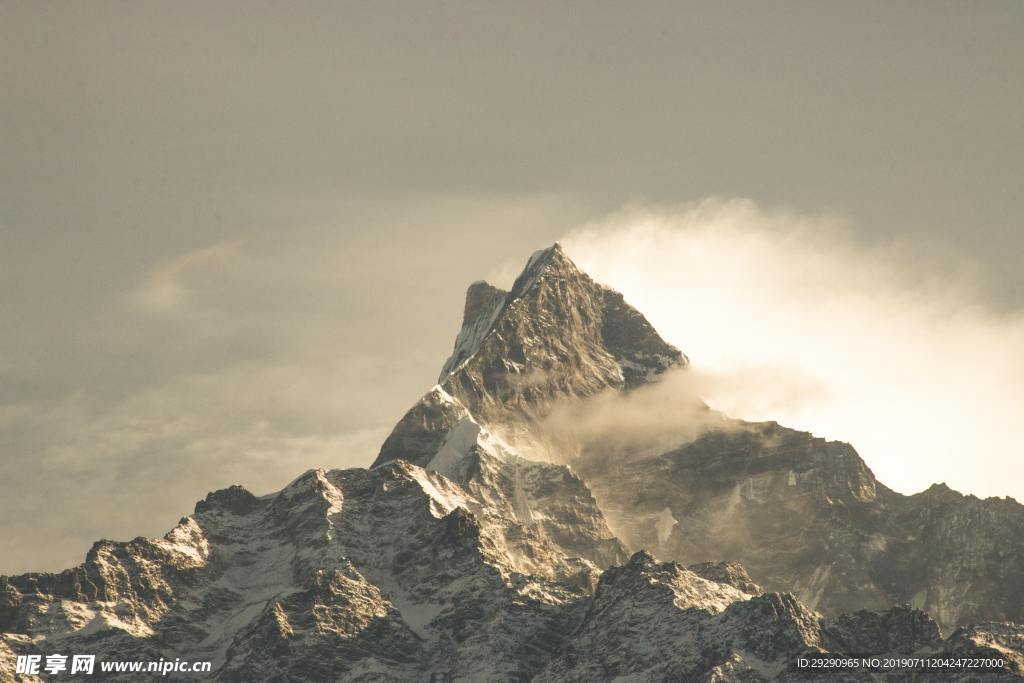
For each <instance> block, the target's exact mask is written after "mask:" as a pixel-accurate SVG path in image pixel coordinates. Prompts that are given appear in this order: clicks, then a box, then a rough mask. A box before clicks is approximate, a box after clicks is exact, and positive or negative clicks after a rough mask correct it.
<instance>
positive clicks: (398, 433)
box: [377, 244, 1024, 631]
mask: <svg viewBox="0 0 1024 683" xmlns="http://www.w3.org/2000/svg"><path fill="white" fill-rule="evenodd" d="M687 364H688V360H687V358H686V357H685V356H684V355H683V354H682V353H680V352H679V351H678V350H676V349H675V348H674V347H672V346H671V345H669V344H667V343H666V342H665V341H664V340H662V339H661V337H660V336H659V335H658V333H657V332H656V331H655V330H654V329H653V328H652V327H651V325H650V324H649V323H648V322H647V321H646V320H645V319H644V317H643V316H642V315H641V314H640V313H639V312H637V311H636V310H635V309H633V308H632V307H631V306H629V305H628V304H627V303H625V301H623V299H622V296H621V295H619V294H618V293H616V292H614V291H613V290H611V289H608V288H607V287H604V286H602V285H599V284H597V283H595V282H594V281H593V280H592V279H591V278H590V277H588V276H587V275H586V274H585V273H582V272H581V271H580V270H579V269H578V268H577V267H576V266H575V265H574V264H573V263H572V261H571V260H570V259H569V258H568V257H567V256H566V254H565V253H564V251H563V250H562V249H561V247H559V246H558V245H557V244H556V245H555V246H553V247H551V248H549V249H546V250H544V251H541V252H538V253H536V254H534V256H533V257H531V259H530V261H529V263H528V264H527V266H526V269H525V270H524V271H523V273H522V275H520V276H519V278H518V279H517V280H516V282H515V284H514V285H513V287H512V289H511V291H510V292H508V293H505V292H502V291H501V290H498V289H496V288H494V287H491V286H490V285H488V284H486V283H482V282H478V283H474V284H473V285H472V286H471V287H470V289H469V292H468V294H467V300H466V309H465V315H464V321H463V327H462V330H461V331H460V332H459V335H458V338H457V340H456V344H455V350H454V352H453V354H452V357H451V358H450V359H449V360H448V362H447V363H445V366H444V369H443V371H442V374H441V378H440V384H439V386H438V388H436V389H435V390H434V391H433V392H431V393H429V394H428V395H427V396H426V397H424V399H423V400H421V401H420V402H419V403H418V404H417V405H415V406H414V407H413V408H412V409H411V410H410V411H409V413H408V414H407V415H406V416H405V417H404V418H403V419H402V420H401V421H400V422H399V424H398V425H397V426H396V428H395V430H394V432H393V433H392V435H391V436H390V437H389V438H388V440H387V441H386V442H385V444H384V446H383V447H382V449H381V453H380V456H379V457H378V459H377V463H378V464H379V463H383V462H387V461H389V460H393V459H396V458H405V459H409V460H411V461H413V462H416V463H419V464H421V465H423V466H425V467H428V468H436V467H435V465H436V464H437V463H434V464H431V461H432V460H433V459H434V457H435V454H436V453H437V452H438V448H439V445H440V444H441V443H442V442H445V441H446V439H447V442H448V443H451V439H450V438H449V437H448V435H449V434H450V433H451V431H452V429H453V428H454V426H455V425H456V424H459V423H460V421H464V420H472V421H473V422H474V423H475V424H477V425H479V426H480V429H481V430H483V431H484V432H486V433H487V434H490V435H491V437H492V438H493V439H495V440H496V441H498V442H500V444H502V447H503V448H505V449H506V450H509V451H514V452H516V453H519V454H521V455H523V456H525V457H528V458H536V459H546V460H551V461H555V462H567V463H571V465H572V467H573V469H574V470H575V471H576V472H578V473H579V475H580V476H581V477H582V478H583V480H584V481H585V482H586V483H587V485H588V486H589V488H590V489H591V490H592V491H593V492H594V495H595V497H596V498H597V500H598V503H599V505H600V507H601V508H602V511H603V512H604V514H605V516H606V517H607V519H608V523H609V524H610V526H611V527H612V529H613V531H615V533H616V534H617V535H618V536H619V537H620V538H621V539H622V540H623V541H624V542H625V543H626V545H627V546H629V547H630V548H631V549H638V548H648V549H651V550H653V551H654V552H656V553H657V554H658V555H659V556H660V557H663V558H672V559H678V560H679V561H681V562H684V563H692V562H704V561H711V560H721V559H734V560H738V561H741V562H742V563H743V564H744V565H746V566H747V568H748V569H749V570H750V572H751V574H752V575H753V577H754V579H755V580H756V581H758V582H759V583H761V584H762V585H764V586H766V587H767V588H769V589H771V590H779V591H785V590H791V591H794V592H795V594H796V595H797V596H799V597H800V599H801V600H803V601H804V602H805V603H806V604H808V605H809V606H811V607H812V608H815V609H819V610H821V611H823V612H825V613H826V614H837V613H839V612H844V611H850V610H855V609H861V608H872V609H885V608H887V607H889V606H890V605H893V604H902V603H910V604H913V605H914V606H916V607H919V608H921V609H924V610H926V611H928V612H929V613H930V614H932V615H933V616H934V618H936V619H937V620H938V622H939V623H940V624H941V626H942V627H943V628H944V629H946V630H947V631H950V630H952V629H953V628H955V627H957V626H959V625H963V624H969V623H973V622H975V621H984V620H992V621H1003V620H1015V621H1024V594H1021V593H1020V592H1019V591H1018V590H1016V588H1015V587H1016V586H1020V585H1024V506H1021V505H1019V504H1018V503H1017V502H1016V501H1013V500H1010V499H1005V500H999V499H989V500H978V499H976V498H973V497H970V496H966V497H965V496H961V495H959V494H957V493H955V492H952V491H949V490H948V489H946V488H945V487H940V488H933V489H929V490H928V491H926V492H924V493H921V494H918V495H915V496H903V495H900V494H897V493H895V492H893V491H891V490H889V489H888V488H886V487H885V486H884V485H882V484H881V483H879V482H877V481H876V480H875V477H874V475H873V474H872V473H871V471H870V469H869V468H868V467H867V466H866V465H865V464H864V462H863V461H862V460H861V459H860V457H859V456H858V455H857V453H856V451H855V450H854V449H853V448H852V447H851V446H849V445H848V444H844V443H840V442H827V441H825V440H823V439H817V438H814V437H812V436H811V435H809V434H806V433H803V432H799V431H796V430H792V429H787V428H785V427H781V426H779V425H777V424H749V423H744V422H742V421H739V420H733V419H729V418H727V417H725V416H721V415H717V414H715V413H713V411H709V410H708V409H707V408H706V407H705V406H704V405H703V404H702V403H700V401H699V400H698V399H697V398H696V397H685V396H684V397H681V398H680V397H678V396H675V395H674V394H673V395H668V394H666V393H664V392H663V393H661V394H657V395H656V396H655V398H656V399H657V400H659V401H665V400H668V399H671V400H672V401H673V403H672V404H671V405H670V406H669V410H668V413H670V414H669V415H668V416H667V417H666V419H665V420H663V422H667V423H674V424H670V425H669V427H670V428H674V429H675V433H676V434H677V438H676V440H675V443H674V444H673V445H672V446H669V447H662V448H660V449H656V451H655V452H651V449H650V448H649V446H650V444H645V445H644V447H640V446H639V445H638V444H632V445H634V446H636V448H635V449H634V451H632V452H627V454H626V455H627V456H628V457H623V456H624V454H623V451H622V443H623V440H624V439H625V441H626V442H627V445H628V444H630V443H631V442H630V440H636V439H638V438H640V436H642V435H635V434H629V433H627V434H626V436H625V437H623V434H622V433H621V432H622V430H621V428H620V425H619V423H617V422H616V420H615V419H614V417H615V412H616V411H617V410H620V409H627V408H628V403H626V402H622V403H614V398H613V402H612V403H610V404H609V403H608V398H609V397H619V396H621V397H627V400H628V397H630V396H641V395H644V392H650V391H651V389H652V387H655V388H656V387H657V386H659V385H660V384H661V383H663V381H664V380H665V378H667V377H672V376H675V375H679V374H683V375H685V372H686V366H687ZM673 391H674V390H673ZM438 392H440V394H439V393H438ZM677 393H678V392H677ZM441 394H443V395H444V396H445V397H447V399H450V400H447V399H446V400H445V401H440V400H439V399H438V398H437V396H438V395H441ZM647 402H648V403H651V402H652V399H650V398H648V399H647ZM609 405H610V406H611V407H610V408H609V407H608V406H609ZM598 406H604V407H603V410H604V411H605V414H607V417H609V418H611V419H609V425H608V427H607V429H605V430H604V431H603V432H602V431H598V432H597V433H593V431H592V430H591V432H589V433H587V434H586V435H585V436H582V437H580V436H578V435H575V434H574V433H573V431H572V430H571V429H569V430H565V429H561V430H558V431H555V432H553V431H552V430H551V429H550V425H551V423H552V416H556V417H559V418H560V419H561V421H562V422H566V421H569V422H571V421H572V420H573V419H577V418H580V417H583V416H586V415H588V414H591V413H594V412H595V411H596V410H598ZM672 411H674V412H672ZM566 415H568V417H569V420H566V419H565V416H566ZM700 432H703V433H702V434H701V435H700V436H699V437H698V438H696V439H694V438H693V436H694V435H695V434H697V433H700ZM669 433H671V429H669ZM627 451H628V449H627ZM447 459H448V460H449V461H452V460H457V459H458V458H457V457H455V456H453V454H452V451H451V450H450V449H449V451H448V455H447Z"/></svg>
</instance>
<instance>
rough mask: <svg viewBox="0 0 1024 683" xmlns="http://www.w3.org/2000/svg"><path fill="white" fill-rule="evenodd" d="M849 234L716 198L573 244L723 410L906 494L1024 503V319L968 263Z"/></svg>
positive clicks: (641, 215) (605, 223)
mask: <svg viewBox="0 0 1024 683" xmlns="http://www.w3.org/2000/svg"><path fill="white" fill-rule="evenodd" d="M852 234H853V233H852V230H851V229H850V226H849V225H848V224H847V223H845V222H844V221H843V220H842V219H841V218H839V217H836V216H827V215H825V216H806V215H799V214H795V213H792V212H787V211H770V210H765V209H762V208H760V207H758V206H756V205H755V204H753V203H751V202H749V201H742V200H732V201H729V200H718V199H711V200H706V201H702V202H699V203H694V204H687V205H683V206H679V207H653V208H651V207H648V208H645V207H632V208H629V209H626V210H623V211H621V212H619V213H618V214H615V215H613V216H611V217H610V218H607V219H605V220H602V221H599V222H595V223H591V224H588V225H586V226H584V227H582V228H580V229H578V230H575V231H573V232H571V233H570V234H569V235H567V236H566V237H565V238H564V239H563V240H562V241H563V244H564V245H565V246H566V249H567V251H568V253H569V254H570V256H571V257H572V258H573V259H574V260H575V261H576V262H577V263H578V264H579V265H580V267H582V268H583V269H584V270H586V271H587V272H588V273H590V274H591V275H592V276H593V277H595V278H596V279H597V280H599V281H601V282H604V283H606V284H608V285H610V286H612V287H614V288H615V289H618V290H619V291H621V292H622V293H623V294H624V295H625V297H626V299H627V300H628V301H629V302H630V303H632V304H633V305H634V306H636V307H637V308H638V309H639V310H641V311H642V312H643V313H644V314H645V315H647V316H648V318H649V319H650V320H651V322H652V324H654V326H655V327H656V328H657V329H658V330H659V331H660V332H661V333H662V335H663V336H665V337H666V338H667V339H668V340H669V341H671V342H672V343H674V344H676V345H677V346H678V347H680V348H681V349H683V351H684V352H686V353H687V355H689V356H690V358H691V360H692V361H693V367H694V368H695V370H696V371H697V372H699V373H701V374H703V375H704V377H705V381H703V382H702V385H703V386H702V387H701V392H702V393H701V395H702V396H703V398H704V399H705V400H706V401H707V402H708V404H709V405H710V406H712V407H713V408H716V409H720V410H722V411H724V412H726V413H727V414H730V415H732V416H734V417H740V418H744V419H751V420H765V419H773V420H778V421H779V422H781V423H783V424H786V425H789V426H793V427H796V428H801V429H807V430H810V431H813V432H814V433H815V434H817V435H819V436H824V437H826V438H830V439H837V440H844V441H849V442H851V443H852V444H853V445H854V446H855V447H857V449H858V450H859V452H860V453H861V455H862V456H863V457H864V459H865V460H866V461H867V463H868V465H869V466H870V467H871V468H872V469H873V470H874V471H875V473H876V475H877V476H878V477H879V478H880V479H881V480H882V481H883V482H884V483H886V484H888V485H889V486H892V487H894V488H895V489H897V490H899V491H903V492H914V491H918V490H921V489H923V488H925V487H927V486H928V485H929V484H930V483H932V482H935V481H946V482H947V483H949V484H950V485H951V486H953V487H954V488H958V489H959V490H962V491H964V492H968V493H974V494H977V495H979V496H989V495H1012V496H1014V497H1016V498H1017V499H1018V500H1024V457H1021V456H1024V453H1022V447H1021V445H1020V444H1021V443H1022V441H1024V311H1021V310H1001V309H999V308H997V307H996V306H995V305H994V304H993V303H992V298H991V297H990V296H989V294H988V290H987V288H986V282H985V274H984V272H983V271H982V270H980V269H979V268H978V267H977V266H976V265H975V264H972V263H970V262H967V261H965V260H963V259H961V258H959V257H957V256H956V255H955V254H943V253H939V252H934V251H933V252H926V251H925V250H923V249H922V248H920V246H919V245H917V244H908V243H899V242H884V243H882V242H878V243H873V244H867V243H862V242H859V241H857V240H855V239H854V238H853V236H852Z"/></svg>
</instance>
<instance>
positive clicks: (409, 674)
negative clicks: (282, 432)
mask: <svg viewBox="0 0 1024 683" xmlns="http://www.w3.org/2000/svg"><path fill="white" fill-rule="evenodd" d="M689 366H690V360H689V359H688V358H687V356H686V355H684V354H683V353H682V352H681V351H679V350H678V349H676V348H675V347H673V346H672V345H671V344H669V343H667V342H666V341H665V340H663V339H662V338H661V337H660V336H659V334H658V333H657V331H656V330H655V329H654V328H653V327H652V326H651V324H650V323H649V322H648V321H647V320H646V318H644V316H643V315H642V314H641V313H640V312H638V311H637V310H636V309H634V308H633V307H632V306H630V305H629V304H628V303H627V302H626V301H625V300H624V298H623V297H622V295H621V294H619V293H618V292H616V291H614V290H612V289H610V288H608V287H606V286H603V285H601V284H599V283H597V282H595V281H594V280H592V279H591V278H590V277H589V276H588V275H587V274H586V273H584V272H582V271H581V270H580V269H579V268H577V266H576V265H575V264H574V263H573V262H572V261H571V259H569V258H568V256H567V255H566V254H565V252H564V251H563V249H562V248H561V247H560V246H559V245H557V244H556V245H554V246H553V247H550V248H548V249H545V250H542V251H540V252H537V253H536V254H534V255H533V256H532V257H531V258H530V260H529V262H528V263H527V265H526V267H525V269H524V270H523V272H522V274H521V275H520V276H519V277H518V278H517V279H516V281H515V283H514V284H513V285H512V287H511V288H510V289H509V291H503V290H501V289H498V288H496V287H493V286H491V285H489V284H487V283H486V282H476V283H473V284H472V285H471V286H470V287H469V290H468V292H467V296H466V302H465V309H464V316H463V324H462V328H461V330H460V331H459V333H458V335H457V338H456V342H455V347H454V350H453V353H452V355H451V357H450V358H449V359H448V360H447V361H446V362H445V363H444V365H443V369H442V372H441V375H440V377H439V378H438V383H437V384H436V385H435V386H434V387H432V388H431V389H430V390H429V391H427V393H426V394H425V395H424V396H423V397H422V398H421V399H420V400H419V401H418V402H416V403H415V404H414V405H413V406H412V407H411V408H410V409H409V411H408V412H407V413H406V414H405V415H404V416H403V417H402V418H401V419H400V420H399V422H398V424H397V425H396V426H395V428H394V430H393V431H392V433H391V434H390V436H389V437H388V438H387V439H386V440H385V442H384V443H383V445H382V446H381V449H380V453H379V455H378V457H377V459H376V460H375V462H374V463H373V464H372V466H371V467H369V468H365V469H364V468H355V469H346V470H329V471H328V470H314V471H309V472H306V473H304V474H302V475H301V476H299V477H298V478H297V479H296V480H294V481H293V482H292V483H290V484H289V485H288V486H286V487H285V488H284V489H282V490H281V491H279V492H276V493H271V494H268V495H263V496H257V495H254V494H253V493H250V492H249V491H247V490H245V489H244V488H242V487H239V486H234V487H231V488H228V489H224V490H220V491H216V492H213V493H210V494H209V495H207V496H206V497H205V499H203V500H202V501H200V502H198V503H197V504H196V506H195V510H194V512H193V514H191V515H189V516H186V517H183V518H182V519H181V521H180V522H179V524H178V525H177V526H176V527H175V528H174V529H172V530H171V531H170V532H169V533H167V534H166V535H165V536H164V537H163V538H159V539H145V538H141V537H140V538H136V539H134V540H132V541H127V542H114V541H107V540H103V541H99V542H97V543H96V544H94V545H93V547H92V549H91V550H90V551H89V553H88V555H87V557H86V559H85V562H83V563H82V564H81V565H79V566H77V567H74V568H72V569H68V570H65V571H63V572H60V573H29V574H23V575H20V576H8V577H0V632H2V635H0V681H12V680H26V681H29V680H32V681H34V680H50V678H49V677H47V676H43V677H33V676H23V675H20V674H18V675H16V674H14V669H15V667H14V660H15V658H16V656H17V655H19V654H43V655H46V654H50V653H54V652H64V653H69V652H70V653H89V654H96V655H97V657H98V659H106V660H158V659H161V658H164V659H172V660H173V659H174V658H176V657H181V658H188V659H191V660H208V661H210V662H212V666H213V672H212V674H210V676H212V678H213V679H215V680H219V681H432V682H441V681H530V680H532V681H613V680H614V681H770V680H850V681H860V680H894V681H897V680H899V681H902V680H918V679H921V680H925V679H926V680H965V679H966V680H974V679H977V680H1004V679H1006V680H1016V679H1018V678H1022V677H1024V626H1022V625H1021V622H1024V594H1022V591H1021V587H1022V586H1024V506H1021V505H1020V504H1019V503H1017V502H1016V501H1014V500H1012V499H1009V498H1004V499H996V498H990V499H985V500H980V499H978V498H976V497H974V496H965V495H962V494H960V493H957V492H955V491H953V490H951V489H950V488H948V487H947V486H945V485H943V484H937V485H934V486H932V487H931V488H929V489H927V490H926V491H924V492H922V493H918V494H915V495H911V496H906V495H902V494H899V493H897V492H895V491H893V490H891V489H889V488H887V487H886V486H885V485H884V484H882V483H881V482H878V481H877V480H876V479H875V477H874V475H873V474H872V472H871V470H870V469H869V468H868V467H867V465H866V464H865V463H864V461H863V460H862V459H861V458H860V457H859V456H858V454H857V452H856V451H855V450H854V449H853V447H852V446H850V445H848V444H845V443H841V442H834V441H827V440H824V439H821V438H816V437H814V436H813V435H811V434H808V433H806V432H801V431H797V430H794V429H789V428H786V427H783V426H780V425H778V424H776V423H773V422H768V423H755V422H745V421H742V420H738V419H735V418H732V417H729V416H726V415H723V414H721V413H719V412H717V411H715V410H714V409H712V408H711V407H709V406H708V405H706V404H705V403H704V402H703V401H702V400H701V399H700V397H699V395H698V392H697V391H696V390H695V388H694V384H693V382H691V381H690V379H689V375H690V372H691V371H690V368H689ZM830 656H834V657H855V656H856V657H861V656H872V657H880V658H882V657H937V658H942V657H946V658H987V659H998V660H1001V661H1002V662H1003V666H1002V667H1001V668H999V669H997V670H986V671H969V670H963V669H960V668H956V667H954V668H953V669H948V670H942V671H929V672H923V673H914V672H911V671H909V670H906V669H902V670H901V669H891V670H890V669H886V668H884V667H883V668H877V669H875V670H867V669H850V670H844V671H830V672H828V673H827V674H826V673H823V672H822V671H820V670H812V669H806V668H800V667H798V666H797V662H798V661H799V660H801V659H805V660H820V659H821V658H827V657H830ZM131 676H132V674H123V675H122V677H123V679H124V680H129V679H130V678H131ZM135 676H136V677H137V675H135ZM108 679H109V680H117V679H118V678H117V675H116V674H108Z"/></svg>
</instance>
